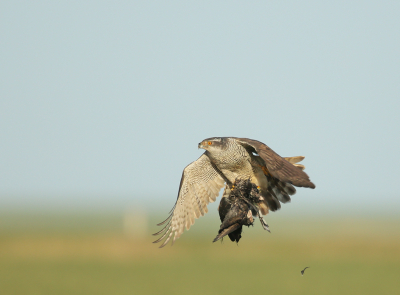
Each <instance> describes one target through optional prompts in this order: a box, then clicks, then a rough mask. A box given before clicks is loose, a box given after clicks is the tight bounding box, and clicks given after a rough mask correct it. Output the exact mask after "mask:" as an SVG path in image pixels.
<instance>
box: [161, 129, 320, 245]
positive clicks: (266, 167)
mask: <svg viewBox="0 0 400 295" xmlns="http://www.w3.org/2000/svg"><path fill="white" fill-rule="evenodd" d="M198 147H199V148H201V149H205V150H206V151H205V152H204V153H203V154H202V155H201V156H200V158H198V159H197V160H196V161H194V162H192V163H191V164H189V165H188V166H186V168H185V169H184V170H183V173H182V178H181V183H180V185H179V192H178V198H177V200H176V203H175V206H174V207H173V208H172V210H171V211H170V215H169V216H168V218H167V219H166V220H165V221H163V222H161V223H159V224H158V225H164V228H163V229H162V230H160V231H159V232H157V233H155V234H154V235H161V237H160V238H159V239H158V240H156V241H154V243H158V242H161V241H163V240H164V241H163V243H162V244H161V246H160V248H162V247H164V246H165V245H166V244H167V243H168V242H169V241H170V240H172V244H173V243H174V242H175V240H176V239H177V238H179V237H180V236H181V235H182V233H183V231H184V228H185V227H186V229H187V230H189V228H190V227H191V226H192V225H193V224H194V221H195V219H197V218H199V217H200V216H203V215H204V214H205V213H207V212H208V209H207V205H208V203H210V202H214V201H215V200H216V198H217V197H218V195H219V191H220V190H221V188H223V187H224V186H225V190H224V193H223V195H222V198H226V197H228V196H229V194H230V193H231V189H232V188H233V184H234V183H235V180H236V179H250V181H251V182H252V183H254V184H255V185H256V186H257V187H258V189H259V191H260V194H261V196H262V198H263V201H262V202H261V203H260V204H259V210H260V211H261V214H262V215H266V214H268V212H269V210H271V211H276V210H278V209H279V208H280V207H281V204H280V203H281V202H282V203H287V202H289V201H290V196H291V195H294V194H295V193H296V189H295V188H294V187H293V186H297V187H308V188H315V185H314V184H313V183H312V182H311V181H310V178H309V177H308V175H307V174H306V173H305V172H304V171H303V169H304V166H303V165H301V164H296V163H298V162H300V161H302V160H303V159H304V157H302V156H298V157H287V158H282V157H281V156H279V155H278V154H277V153H275V152H274V151H273V150H272V149H271V148H269V147H268V146H267V145H265V144H264V143H262V142H260V141H257V140H254V139H248V138H237V137H212V138H207V139H205V140H203V141H202V142H200V143H199V144H198Z"/></svg>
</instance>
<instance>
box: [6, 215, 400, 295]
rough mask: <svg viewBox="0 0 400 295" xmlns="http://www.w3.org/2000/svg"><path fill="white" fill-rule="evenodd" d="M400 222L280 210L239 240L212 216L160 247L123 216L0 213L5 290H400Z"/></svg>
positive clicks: (152, 219) (396, 220) (370, 292)
mask: <svg viewBox="0 0 400 295" xmlns="http://www.w3.org/2000/svg"><path fill="white" fill-rule="evenodd" d="M277 216H278V215H277ZM154 219H155V220H157V221H160V220H162V218H161V217H160V218H150V221H149V224H150V225H152V224H154V223H155V220H154ZM203 219H204V221H203ZM399 221H400V220H399V219H396V218H388V217H387V218H382V217H375V218H370V217H369V218H348V217H347V218H346V217H336V218H335V217H330V218H327V217H325V218H322V217H319V218H317V217H314V218H308V219H304V218H300V217H297V218H295V217H292V218H290V219H288V218H287V217H285V218H283V217H273V218H269V220H268V222H269V224H270V226H271V229H272V234H268V233H266V232H264V231H263V230H262V229H261V226H260V225H259V224H258V223H256V224H255V226H254V227H253V228H249V229H248V228H245V229H244V234H243V238H242V240H241V241H240V243H239V245H236V244H234V243H232V242H230V241H229V240H228V239H224V241H223V242H222V243H220V242H217V243H212V242H211V241H212V239H213V238H214V237H215V235H216V233H217V230H218V220H217V219H216V216H215V215H211V216H207V217H204V218H202V219H200V220H199V221H196V224H195V225H194V227H193V228H192V229H191V230H190V231H189V232H185V234H184V235H183V236H182V237H181V238H180V239H179V240H178V241H177V242H176V244H175V245H174V246H173V247H170V246H167V247H165V248H163V249H158V248H157V245H155V244H152V243H151V241H152V237H151V236H149V235H148V234H146V235H135V233H134V232H132V233H131V234H127V233H126V232H124V228H123V217H122V215H121V216H120V215H116V214H114V215H105V214H103V215H101V214H91V215H88V214H83V213H82V214H74V215H73V214H61V215H60V214H30V215H29V214H2V215H1V217H0V290H1V292H0V294H54V295H56V294H308V295H309V294H363V295H364V294H400V225H399V224H400V222H399ZM155 230H156V228H155V227H154V226H150V229H149V231H155ZM306 266H310V269H307V270H306V272H305V275H304V276H303V277H302V276H301V275H300V270H301V269H303V268H304V267H306Z"/></svg>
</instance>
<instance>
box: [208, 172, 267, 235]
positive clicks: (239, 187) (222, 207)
mask: <svg viewBox="0 0 400 295" xmlns="http://www.w3.org/2000/svg"><path fill="white" fill-rule="evenodd" d="M261 200H262V198H261V195H260V192H259V190H258V189H257V186H256V185H255V184H253V183H251V182H250V180H240V179H239V180H237V181H235V184H234V188H233V189H232V190H231V193H230V194H229V196H228V197H225V198H222V200H221V202H220V204H219V207H218V211H219V216H220V219H221V222H222V224H221V226H220V229H219V231H218V235H217V236H216V237H215V239H214V240H213V242H216V241H218V240H220V239H221V238H223V237H224V236H226V235H228V236H229V238H230V240H231V241H232V242H236V243H237V242H239V240H240V238H241V237H242V227H243V225H246V226H250V225H253V222H254V218H253V215H254V216H259V217H260V221H261V223H262V225H263V227H264V229H266V230H269V229H268V225H267V224H266V223H265V222H263V220H262V217H261V215H260V214H259V210H258V207H257V204H258V203H260V202H261Z"/></svg>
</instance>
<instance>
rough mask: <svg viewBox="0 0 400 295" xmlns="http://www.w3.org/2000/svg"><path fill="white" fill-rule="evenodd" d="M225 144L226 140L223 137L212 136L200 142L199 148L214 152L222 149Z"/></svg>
mask: <svg viewBox="0 0 400 295" xmlns="http://www.w3.org/2000/svg"><path fill="white" fill-rule="evenodd" d="M224 146H225V140H224V138H221V137H211V138H207V139H204V140H203V141H202V142H200V143H199V149H205V150H206V151H209V152H213V151H216V150H221V149H222V148H223V147H224Z"/></svg>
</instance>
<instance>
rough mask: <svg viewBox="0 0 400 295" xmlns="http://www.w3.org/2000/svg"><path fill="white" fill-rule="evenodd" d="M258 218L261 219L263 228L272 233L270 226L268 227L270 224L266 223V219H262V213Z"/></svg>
mask: <svg viewBox="0 0 400 295" xmlns="http://www.w3.org/2000/svg"><path fill="white" fill-rule="evenodd" d="M258 217H259V218H260V222H261V225H262V227H263V228H264V229H265V230H266V231H268V232H269V233H270V232H271V231H270V230H269V226H268V224H267V223H266V222H265V221H264V218H263V217H262V215H261V214H260V213H259V214H258Z"/></svg>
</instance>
